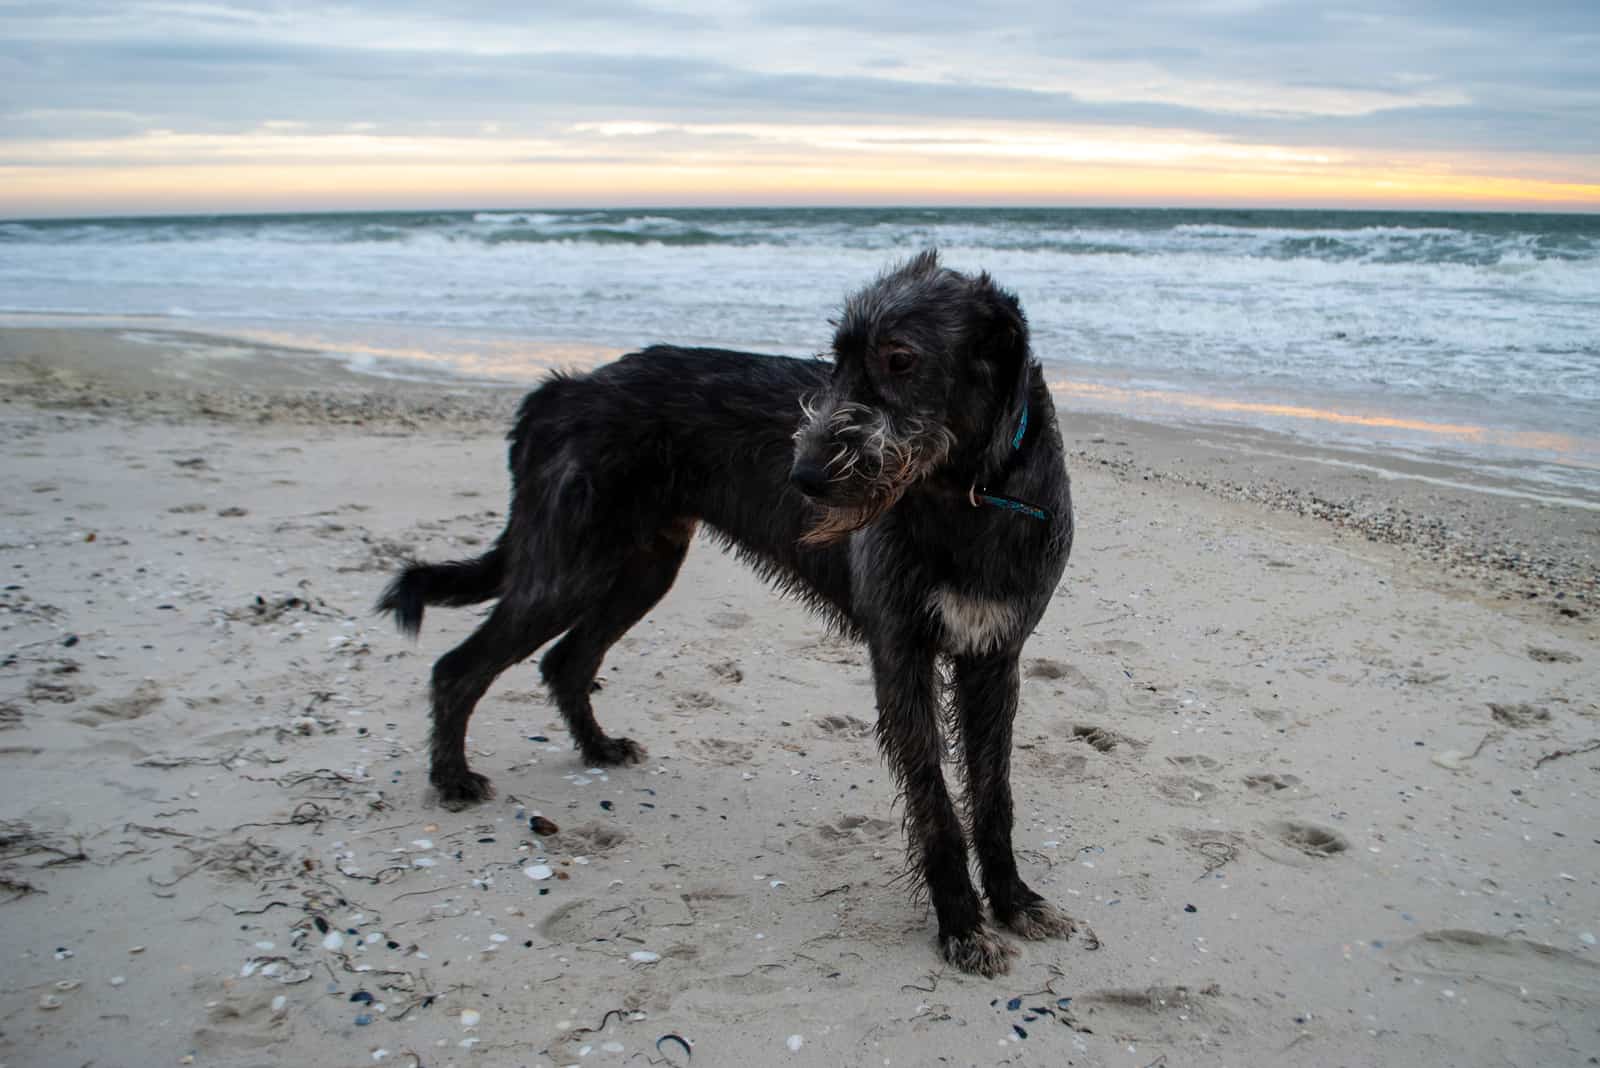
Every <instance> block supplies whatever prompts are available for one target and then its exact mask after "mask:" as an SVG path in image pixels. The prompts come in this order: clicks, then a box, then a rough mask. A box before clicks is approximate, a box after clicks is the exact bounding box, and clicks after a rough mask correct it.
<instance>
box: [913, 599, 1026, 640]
mask: <svg viewBox="0 0 1600 1068" xmlns="http://www.w3.org/2000/svg"><path fill="white" fill-rule="evenodd" d="M928 611H930V612H932V613H933V614H934V616H936V617H937V618H938V619H939V620H940V621H941V622H942V623H943V624H944V649H945V652H947V653H966V654H969V655H972V654H981V653H992V652H994V651H996V650H998V649H1000V648H1002V647H1004V646H1006V645H1008V644H1010V642H1011V640H1012V639H1013V638H1014V637H1015V636H1016V633H1017V629H1018V627H1019V626H1020V625H1021V620H1020V619H1019V618H1018V612H1017V608H1016V606H1015V605H1014V604H1012V603H1011V602H1010V601H996V600H992V599H990V598H988V597H973V596H970V595H968V594H965V593H957V592H956V591H955V590H951V589H942V590H935V591H933V593H932V594H930V595H929V596H928Z"/></svg>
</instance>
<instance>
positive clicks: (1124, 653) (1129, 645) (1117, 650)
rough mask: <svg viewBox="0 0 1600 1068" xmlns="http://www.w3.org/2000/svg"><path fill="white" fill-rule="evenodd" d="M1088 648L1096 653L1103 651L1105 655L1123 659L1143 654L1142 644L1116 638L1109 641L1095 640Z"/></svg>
mask: <svg viewBox="0 0 1600 1068" xmlns="http://www.w3.org/2000/svg"><path fill="white" fill-rule="evenodd" d="M1090 648H1092V649H1093V650H1094V651H1095V652H1097V653H1104V654H1105V655H1107V656H1116V657H1121V658H1122V659H1124V660H1131V659H1134V658H1136V657H1140V656H1143V655H1144V646H1142V645H1140V644H1139V643H1138V642H1130V641H1121V640H1116V639H1113V640H1111V641H1104V642H1095V643H1094V645H1092V646H1090Z"/></svg>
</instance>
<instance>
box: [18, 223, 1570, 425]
mask: <svg viewBox="0 0 1600 1068" xmlns="http://www.w3.org/2000/svg"><path fill="white" fill-rule="evenodd" d="M930 245H936V246H939V247H940V248H941V249H943V251H944V255H945V259H946V261H947V262H949V263H950V264H952V265H953V266H957V267H960V268H963V269H978V268H982V269H987V270H990V271H991V272H993V273H994V275H995V276H996V277H997V278H999V279H1000V280H1001V281H1002V282H1003V283H1004V284H1005V285H1006V286H1007V287H1008V288H1010V289H1013V290H1014V291H1016V292H1017V293H1018V295H1019V296H1020V297H1021V298H1022V301H1023V304H1024V306H1025V308H1026V309H1027V312H1028V315H1029V320H1030V323H1031V325H1032V329H1033V334H1034V341H1035V350H1036V352H1037V353H1038V355H1040V356H1041V357H1042V358H1044V359H1045V360H1046V361H1047V362H1053V363H1056V364H1059V365H1061V366H1063V367H1065V368H1068V369H1070V370H1071V372H1072V373H1073V374H1075V375H1077V376H1079V377H1085V376H1087V377H1093V376H1096V375H1099V376H1102V377H1104V378H1105V379H1106V380H1138V381H1143V382H1159V383H1161V384H1162V385H1163V386H1164V387H1166V388H1171V389H1178V390H1190V391H1201V392H1210V393H1215V394H1218V395H1222V396H1232V395H1249V396H1252V397H1257V398H1259V397H1263V396H1266V397H1272V396H1278V397H1283V398H1306V397H1313V398H1314V397H1320V396H1326V395H1337V396H1340V397H1344V398H1354V399H1356V400H1358V401H1363V402H1370V403H1372V404H1375V405H1389V406H1390V407H1392V408H1395V409H1398V410H1403V411H1407V412H1413V413H1418V414H1428V413H1430V412H1435V411H1437V412H1449V413H1451V414H1452V416H1461V415H1463V414H1464V415H1467V416H1472V417H1474V418H1479V419H1482V420H1490V421H1498V422H1499V424H1506V423H1507V422H1509V423H1510V424H1511V425H1512V426H1515V427H1523V428H1526V429H1556V430H1564V431H1567V432H1574V433H1584V434H1586V435H1591V436H1592V435H1593V434H1594V431H1595V428H1596V427H1600V328H1597V327H1596V325H1595V324H1596V323H1600V222H1596V221H1595V220H1592V219H1586V218H1583V217H1578V218H1568V219H1562V218H1554V219H1552V218H1547V217H1505V216H1470V215H1469V216H1459V215H1458V216H1409V215H1408V216H1391V215H1367V216H1356V217H1350V216H1342V215H1339V214H1338V213H1287V214H1284V213H1253V214H1250V215H1249V216H1242V215H1241V214H1240V213H1232V212H1218V213H1206V212H1177V213H1163V212H1132V211H1130V212H1117V211H1107V212H1088V211H1060V212H1050V211H1021V210H1018V211H1010V210H999V211H992V212H983V211H938V210H920V209H919V210H914V211H913V210H905V211H862V212H845V211H769V212H754V211H750V212H740V211H727V212H693V211H685V212H664V211H641V212H623V211H575V212H562V211H539V210H528V211H484V212H475V213H468V212H459V213H416V214H403V213H402V214H378V215H352V214H346V215H326V216H296V217H285V218H265V217H255V218H239V219H220V220H219V219H159V220H95V221H89V222H67V223H31V222H18V221H13V222H6V223H0V309H3V310H8V311H13V312H25V313H26V312H41V311H52V312H75V313H80V314H87V315H126V316H142V315H166V316H169V317H179V318H184V319H186V320H188V319H192V320H200V321H205V320H250V321H253V322H274V321H275V322H281V323H285V324H297V328H298V329H300V330H301V332H302V333H310V334H312V335H314V334H315V333H316V329H317V327H316V324H325V326H326V328H327V329H328V330H329V331H330V335H329V336H330V337H332V336H335V335H336V336H338V337H340V338H344V339H350V338H351V337H352V336H355V335H359V333H360V331H362V330H364V329H366V330H370V331H372V332H374V334H375V335H382V336H384V337H387V336H389V335H391V334H392V333H394V332H396V331H404V330H407V329H417V330H424V329H426V330H442V331H454V332H456V333H457V334H459V335H461V336H469V335H475V336H482V337H492V338H510V339H515V338H518V337H521V338H529V339H536V340H546V341H553V340H560V341H574V340H576V341H584V342H589V343H593V344H596V345H600V346H608V347H611V348H615V349H625V348H631V347H636V346H639V345H642V344H645V343H649V342H653V341H669V342H677V343H684V344H716V345H724V346H729V347H737V348H749V349H755V350H758V351H775V352H784V353H791V354H804V353H811V352H817V351H823V350H825V349H826V346H827V344H828V341H829V327H828V326H827V322H826V320H827V318H828V317H829V316H830V315H831V314H832V313H833V312H834V311H835V310H836V309H837V306H838V304H839V301H840V300H841V298H842V297H843V296H844V295H845V294H846V293H847V292H848V291H850V290H851V289H853V288H854V287H856V286H858V285H859V284H860V283H861V282H862V281H863V280H864V279H867V278H870V277H872V276H873V275H875V274H876V273H877V272H878V271H880V270H882V269H883V268H884V267H885V266H886V265H887V264H888V263H890V262H892V261H893V260H895V259H897V258H901V257H903V256H905V255H908V254H909V253H911V252H913V251H915V250H917V249H919V248H922V247H926V246H930ZM334 328H337V330H335V329H334ZM326 347H328V348H330V349H334V350H336V351H337V350H338V348H339V345H338V344H335V343H332V342H330V343H329V344H328V345H327V346H326ZM354 348H355V350H356V351H357V352H359V350H360V349H361V348H362V346H360V345H356V346H354ZM482 351H483V349H482V347H477V348H474V346H471V345H463V346H457V347H455V348H452V347H450V346H448V345H447V346H444V347H443V349H442V350H441V351H438V352H435V353H432V354H431V355H432V357H433V359H432V361H431V362H432V363H433V365H434V366H435V367H437V366H439V365H440V364H441V363H443V364H445V365H448V364H449V362H450V361H451V360H452V359H456V360H458V361H459V366H460V369H461V370H462V371H464V372H468V371H470V372H473V373H478V372H481V370H482V367H481V366H479V365H478V364H477V363H475V362H474V361H479V362H480V363H481V355H482ZM384 366H385V367H386V368H387V369H388V371H389V372H391V373H393V372H394V371H395V368H394V365H393V362H392V361H388V360H385V361H384ZM527 371H528V374H529V375H531V374H533V373H534V372H533V369H532V368H528V369H527ZM491 373H495V374H510V375H516V374H518V368H517V366H516V364H515V360H514V359H513V358H510V357H503V356H502V355H500V354H498V353H497V354H496V356H495V360H494V366H493V370H492V372H491Z"/></svg>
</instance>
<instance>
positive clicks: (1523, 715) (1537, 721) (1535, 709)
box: [1489, 701, 1550, 730]
mask: <svg viewBox="0 0 1600 1068" xmlns="http://www.w3.org/2000/svg"><path fill="white" fill-rule="evenodd" d="M1489 714H1490V715H1491V716H1493V717H1494V721H1495V722H1496V723H1503V724H1505V725H1506V726H1507V727H1513V728H1515V729H1517V730H1527V729H1529V728H1530V727H1541V726H1544V725H1546V724H1548V723H1549V722H1550V710H1549V709H1547V708H1541V707H1539V706H1538V705H1530V704H1527V703H1523V704H1515V705H1511V704H1499V703H1497V702H1494V701H1490V702H1489Z"/></svg>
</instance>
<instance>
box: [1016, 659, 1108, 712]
mask: <svg viewBox="0 0 1600 1068" xmlns="http://www.w3.org/2000/svg"><path fill="white" fill-rule="evenodd" d="M1022 673H1023V677H1025V678H1028V679H1037V680H1039V681H1041V682H1046V683H1049V684H1050V685H1051V686H1052V688H1054V689H1055V691H1056V692H1057V693H1059V694H1062V695H1064V696H1065V697H1066V700H1067V703H1068V706H1069V707H1071V708H1073V709H1075V710H1077V711H1078V712H1079V713H1081V714H1088V715H1099V714H1101V713H1103V712H1104V711H1105V709H1106V704H1107V702H1106V692H1105V690H1104V689H1103V688H1101V687H1100V686H1099V685H1098V684H1097V683H1096V682H1095V681H1094V680H1093V679H1091V678H1090V677H1089V676H1087V675H1085V674H1084V673H1083V672H1081V671H1079V670H1078V669H1077V668H1075V667H1073V666H1072V665H1071V664H1064V663H1062V662H1061V661H1059V660H1050V659H1047V658H1043V657H1041V658H1040V659H1037V660H1029V661H1028V662H1027V663H1026V664H1024V665H1023V669H1022Z"/></svg>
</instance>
